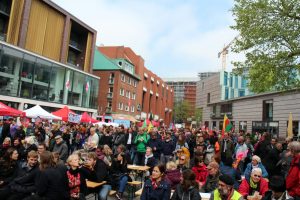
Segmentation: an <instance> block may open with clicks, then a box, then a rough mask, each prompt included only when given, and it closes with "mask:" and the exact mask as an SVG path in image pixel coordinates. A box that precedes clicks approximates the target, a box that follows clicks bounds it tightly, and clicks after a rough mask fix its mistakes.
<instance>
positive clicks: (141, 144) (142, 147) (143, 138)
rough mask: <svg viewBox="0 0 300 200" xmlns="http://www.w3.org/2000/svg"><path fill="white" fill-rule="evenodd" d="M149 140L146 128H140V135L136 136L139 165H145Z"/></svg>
mask: <svg viewBox="0 0 300 200" xmlns="http://www.w3.org/2000/svg"><path fill="white" fill-rule="evenodd" d="M148 140H149V135H148V133H147V132H146V129H145V128H144V129H140V130H139V133H138V135H137V136H136V137H135V140H134V143H135V144H136V151H137V152H136V156H137V162H136V164H137V165H144V160H145V153H146V145H147V143H148Z"/></svg>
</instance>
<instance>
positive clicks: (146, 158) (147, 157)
mask: <svg viewBox="0 0 300 200" xmlns="http://www.w3.org/2000/svg"><path fill="white" fill-rule="evenodd" d="M152 157H153V154H151V155H149V156H146V155H145V165H147V163H148V159H149V158H152Z"/></svg>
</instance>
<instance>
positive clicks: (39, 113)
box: [24, 105, 61, 120]
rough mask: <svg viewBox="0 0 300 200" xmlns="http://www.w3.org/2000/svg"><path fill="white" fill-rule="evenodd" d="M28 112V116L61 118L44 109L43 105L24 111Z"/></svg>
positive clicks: (49, 118)
mask: <svg viewBox="0 0 300 200" xmlns="http://www.w3.org/2000/svg"><path fill="white" fill-rule="evenodd" d="M24 112H25V113H26V117H28V118H34V119H35V118H38V117H39V118H41V119H48V120H51V119H58V120H61V117H58V116H55V115H53V114H51V113H49V112H47V111H46V110H44V109H43V108H42V107H41V106H39V105H36V106H34V107H32V108H29V109H27V110H25V111H24Z"/></svg>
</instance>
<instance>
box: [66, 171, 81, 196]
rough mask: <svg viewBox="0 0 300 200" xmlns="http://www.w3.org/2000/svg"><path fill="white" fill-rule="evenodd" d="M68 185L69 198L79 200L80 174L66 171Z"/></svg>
mask: <svg viewBox="0 0 300 200" xmlns="http://www.w3.org/2000/svg"><path fill="white" fill-rule="evenodd" d="M67 176H68V183H69V188H70V196H71V197H72V198H75V199H79V193H80V173H77V174H71V173H70V171H67Z"/></svg>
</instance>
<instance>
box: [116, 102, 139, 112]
mask: <svg viewBox="0 0 300 200" xmlns="http://www.w3.org/2000/svg"><path fill="white" fill-rule="evenodd" d="M123 108H124V110H125V111H129V109H130V111H131V112H134V110H135V108H134V106H129V105H128V104H127V105H125V106H124V103H121V102H119V104H118V109H119V110H123Z"/></svg>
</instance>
